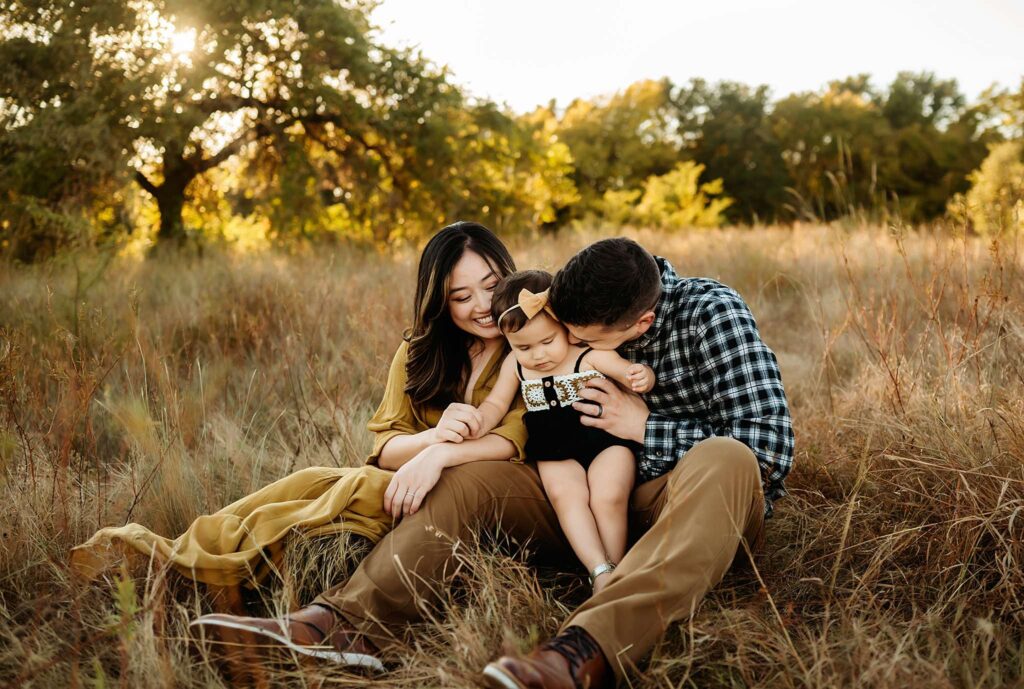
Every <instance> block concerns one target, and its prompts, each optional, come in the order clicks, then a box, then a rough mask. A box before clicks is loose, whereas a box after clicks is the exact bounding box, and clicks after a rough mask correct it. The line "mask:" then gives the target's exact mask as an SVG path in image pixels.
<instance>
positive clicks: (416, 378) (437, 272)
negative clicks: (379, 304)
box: [404, 221, 516, 406]
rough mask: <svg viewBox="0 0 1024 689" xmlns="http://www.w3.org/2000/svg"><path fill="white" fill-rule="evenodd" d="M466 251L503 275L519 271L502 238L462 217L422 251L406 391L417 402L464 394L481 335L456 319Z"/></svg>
mask: <svg viewBox="0 0 1024 689" xmlns="http://www.w3.org/2000/svg"><path fill="white" fill-rule="evenodd" d="M466 251H472V252H474V253H476V254H479V255H480V257H481V258H483V259H484V261H486V262H487V264H488V265H490V266H491V269H492V270H494V274H495V275H497V276H498V277H499V278H502V277H505V276H506V275H508V274H509V273H512V272H514V271H515V269H516V266H515V262H514V261H513V260H512V255H511V254H510V253H509V252H508V249H506V248H505V245H504V244H502V243H501V240H500V239H498V237H497V236H495V234H494V233H493V232H491V231H490V230H488V229H487V228H486V227H484V226H483V225H481V224H479V223H475V222H464V221H460V222H456V223H453V224H451V225H448V226H447V227H445V228H444V229H442V230H441V231H440V232H438V233H437V234H435V235H434V236H433V237H432V238H431V239H430V241H429V242H427V245H426V246H425V247H424V248H423V253H422V254H420V264H419V270H418V272H417V278H416V300H415V303H414V307H413V309H414V310H413V326H412V328H410V329H409V330H407V331H406V332H405V335H404V337H405V340H406V342H408V343H409V358H408V361H407V362H406V364H405V372H406V376H407V381H406V384H405V392H406V394H407V395H409V399H411V400H412V402H413V404H427V405H432V406H446V405H448V404H449V403H451V402H456V401H459V400H461V399H462V392H463V390H465V387H466V383H467V382H468V381H469V374H470V370H471V365H470V360H469V348H470V346H471V345H472V344H473V342H474V340H476V338H475V337H474V336H473V335H470V334H469V333H467V332H466V331H464V330H462V329H460V328H459V327H458V326H456V325H455V323H454V322H452V317H451V314H450V312H449V311H448V290H449V288H450V286H451V275H452V269H454V268H455V264H456V263H458V262H459V259H460V258H462V255H463V254H464V253H465V252H466Z"/></svg>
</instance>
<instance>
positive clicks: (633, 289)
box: [550, 237, 661, 327]
mask: <svg viewBox="0 0 1024 689" xmlns="http://www.w3.org/2000/svg"><path fill="white" fill-rule="evenodd" d="M550 294H551V308H552V309H554V312H555V315H556V316H558V320H560V321H562V322H563V323H568V324H570V325H581V326H589V325H598V324H600V325H603V326H605V327H608V326H614V325H622V324H629V323H631V322H633V321H635V320H636V319H638V318H639V317H640V316H641V314H643V313H644V312H645V311H649V310H651V309H653V308H654V305H655V304H657V303H658V298H659V297H661V270H660V269H659V268H658V263H657V262H656V261H655V260H654V257H653V256H651V254H650V253H649V252H648V251H647V249H645V248H643V247H642V246H640V245H639V244H637V243H636V242H634V241H633V240H632V239H626V238H625V237H615V238H612V239H602V240H601V241H599V242H594V243H593V244H591V245H590V246H588V247H586V248H585V249H582V250H581V251H580V252H579V253H577V254H576V255H575V256H573V257H572V258H571V259H569V262H568V263H566V264H565V267H564V268H562V269H561V270H560V271H558V272H557V273H556V274H555V280H554V283H553V284H552V285H551V293H550Z"/></svg>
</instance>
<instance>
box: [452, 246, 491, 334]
mask: <svg viewBox="0 0 1024 689" xmlns="http://www.w3.org/2000/svg"><path fill="white" fill-rule="evenodd" d="M498 280H499V276H498V274H497V273H496V272H495V270H494V268H493V267H492V266H491V265H490V264H488V263H487V261H485V260H484V259H483V257H482V256H481V255H480V254H478V253H476V252H475V251H473V250H471V249H466V251H465V252H464V253H463V254H462V258H460V259H459V261H458V263H456V264H455V267H454V268H452V273H451V276H449V280H448V284H449V287H448V313H449V314H450V315H451V317H452V322H453V323H455V327H457V328H459V329H460V330H464V331H466V332H467V333H469V334H470V335H475V336H476V337H479V338H482V339H484V340H491V339H494V338H496V337H501V331H499V330H498V327H497V326H496V325H495V323H494V319H493V318H492V317H491V295H492V293H493V292H494V287H495V286H496V285H497V284H498Z"/></svg>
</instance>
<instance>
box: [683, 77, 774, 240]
mask: <svg viewBox="0 0 1024 689" xmlns="http://www.w3.org/2000/svg"><path fill="white" fill-rule="evenodd" d="M769 95H770V94H769V91H768V87H767V86H759V87H757V88H750V87H748V86H746V85H745V84H739V83H735V82H729V81H724V82H720V83H718V84H715V85H713V86H712V85H710V84H708V83H707V82H705V81H704V80H703V79H694V80H692V81H691V82H690V84H689V85H687V86H684V87H680V88H679V89H678V91H677V92H676V94H675V96H674V102H675V107H676V108H677V110H678V118H679V131H680V134H681V135H682V139H683V141H684V142H685V143H684V145H683V149H684V151H685V153H684V155H685V156H686V157H687V158H688V159H691V160H694V161H696V162H697V163H700V164H701V165H703V166H704V169H705V172H706V173H707V176H708V177H711V178H712V179H714V178H721V179H722V180H723V181H724V183H725V191H726V193H728V194H729V196H731V197H732V198H733V199H734V203H733V204H732V205H731V206H730V207H729V208H728V210H727V211H726V214H727V217H728V218H729V219H730V220H733V221H743V222H752V221H754V220H755V219H762V220H768V219H774V218H776V217H778V216H780V215H782V213H781V211H782V207H783V204H784V203H785V201H786V198H787V196H786V191H785V190H786V187H788V186H792V181H791V179H790V176H789V173H788V172H787V170H786V167H785V165H784V164H783V159H782V147H781V145H780V143H779V141H778V139H777V138H776V136H775V133H774V132H773V131H772V126H771V121H770V119H769V110H770V107H771V104H770V102H769Z"/></svg>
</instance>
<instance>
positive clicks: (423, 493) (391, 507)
mask: <svg viewBox="0 0 1024 689" xmlns="http://www.w3.org/2000/svg"><path fill="white" fill-rule="evenodd" d="M454 447H455V446H454V445H451V444H449V443H441V444H439V445H431V446H430V447H428V448H427V449H425V450H423V451H422V452H420V453H419V454H418V455H416V456H415V457H413V458H412V459H410V460H409V461H408V462H406V463H405V464H403V465H402V466H400V467H399V468H398V471H396V472H395V475H394V476H392V477H391V483H389V484H388V489H387V490H386V491H384V511H385V512H387V513H388V514H390V515H391V516H392V517H394V518H395V519H400V518H401V517H402V515H405V514H415V513H416V511H417V510H418V509H419V508H420V505H421V504H423V498H425V497H427V493H429V492H430V490H431V489H432V488H433V487H434V486H435V485H436V484H437V481H438V479H440V478H441V472H442V471H443V470H444V468H445V467H446V466H447V465H448V455H449V453H450V452H451V451H452V449H453V448H454Z"/></svg>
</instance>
